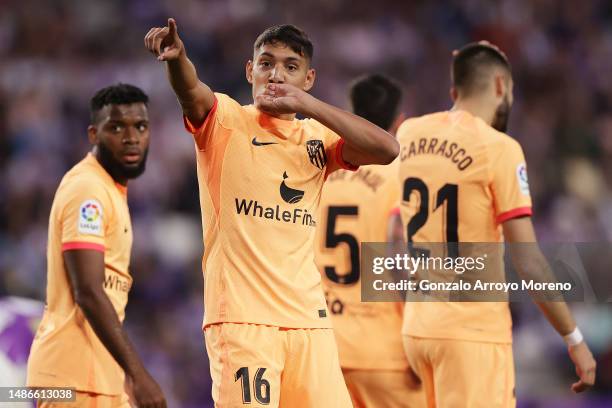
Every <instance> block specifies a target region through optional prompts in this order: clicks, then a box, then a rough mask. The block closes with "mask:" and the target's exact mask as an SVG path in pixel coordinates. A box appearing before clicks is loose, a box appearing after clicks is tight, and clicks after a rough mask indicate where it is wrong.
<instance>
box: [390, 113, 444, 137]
mask: <svg viewBox="0 0 612 408" xmlns="http://www.w3.org/2000/svg"><path fill="white" fill-rule="evenodd" d="M444 114H445V112H435V113H429V114H427V115H423V116H417V117H413V118H408V119H406V120H405V121H404V122H402V124H401V125H400V126H399V127H398V129H397V139H398V141H400V142H401V141H402V140H406V139H410V138H412V137H413V136H414V135H415V133H416V132H418V131H420V130H422V129H425V128H427V127H428V126H432V125H434V124H435V123H438V122H440V121H441V120H442V118H443V116H444Z"/></svg>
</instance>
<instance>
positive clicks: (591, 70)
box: [0, 0, 612, 408]
mask: <svg viewBox="0 0 612 408" xmlns="http://www.w3.org/2000/svg"><path fill="white" fill-rule="evenodd" d="M0 8H1V12H0V59H1V61H2V62H1V63H0V296H7V295H20V296H26V297H32V298H36V299H44V295H45V293H44V291H45V270H46V269H45V268H46V260H45V254H46V239H47V223H48V216H49V210H50V207H51V201H52V199H53V194H54V192H55V189H56V188H57V185H58V183H59V181H60V178H61V176H62V175H63V174H64V172H65V171H66V170H68V169H69V168H70V167H71V166H72V165H74V164H75V163H76V162H77V161H78V160H80V159H81V158H82V157H83V156H84V154H85V152H86V151H87V150H88V141H87V137H86V128H87V125H88V123H89V122H88V120H89V118H88V103H89V98H90V97H91V96H92V95H93V93H94V92H95V91H96V90H97V89H99V88H101V87H103V86H106V85H109V84H111V83H116V82H128V83H133V84H134V85H137V86H139V87H141V88H142V89H144V90H145V91H146V92H147V93H148V94H149V96H150V97H151V102H150V107H149V109H150V117H151V132H152V141H151V151H150V154H149V160H148V164H147V171H146V172H145V174H144V175H143V176H142V177H141V178H140V179H138V180H136V181H134V182H132V183H131V184H130V185H129V204H130V209H131V212H132V221H133V225H134V249H133V259H132V267H131V272H132V274H133V276H134V282H135V284H134V286H133V288H132V291H131V293H130V303H129V305H128V309H127V320H126V326H127V328H128V331H129V333H130V335H131V337H132V339H133V340H134V342H135V343H136V345H137V348H138V351H139V353H140V355H141V356H143V358H144V360H145V362H146V365H147V367H148V368H150V370H151V372H152V374H153V376H154V377H156V379H158V380H159V382H160V384H161V385H162V388H163V389H164V391H165V394H166V396H167V398H168V404H169V406H172V407H185V408H190V407H202V406H204V405H203V404H206V403H208V402H209V401H211V398H210V375H209V371H208V363H207V360H206V353H205V350H204V341H203V338H202V333H201V319H202V313H203V310H202V292H203V291H202V275H201V265H200V260H201V255H202V249H203V248H202V232H201V218H200V211H199V201H198V187H197V182H196V174H195V155H194V146H193V142H192V140H191V138H190V136H189V134H188V133H186V132H185V131H184V129H183V123H182V120H181V114H180V110H179V106H178V103H177V101H176V100H175V98H174V96H173V94H172V92H171V90H170V87H169V86H168V83H167V81H166V79H165V77H164V75H165V73H164V69H163V65H162V64H160V63H155V61H154V59H153V58H152V57H151V56H150V55H148V54H147V53H146V51H145V48H144V46H143V37H144V35H145V33H146V30H147V29H148V27H150V26H154V25H161V24H164V23H165V21H166V18H167V17H168V16H172V17H174V18H176V20H177V22H178V29H179V31H180V33H181V36H182V38H183V39H184V40H185V42H186V44H187V49H188V50H189V53H190V58H191V59H192V60H193V61H194V63H195V64H196V67H197V68H198V72H199V75H200V76H201V77H202V78H205V79H206V81H207V83H208V84H210V85H211V86H212V87H213V89H215V90H216V91H220V92H223V93H227V94H230V95H232V96H233V97H234V98H235V99H237V100H239V101H241V102H242V103H249V102H250V100H251V96H250V87H249V85H248V83H247V82H246V80H245V78H244V63H245V61H246V60H247V59H248V58H249V56H250V55H251V53H252V43H253V40H254V38H255V37H256V36H257V34H259V32H261V31H262V30H263V29H264V28H265V27H267V26H269V25H273V24H277V23H285V22H289V23H294V24H296V25H298V26H300V27H302V28H303V29H305V30H306V32H308V33H309V34H310V36H311V39H312V40H313V43H314V46H315V51H314V66H315V68H316V69H317V82H316V85H315V87H314V90H313V92H314V94H316V95H317V96H318V97H320V98H321V99H323V100H326V101H329V102H332V103H334V104H337V105H339V106H345V107H348V106H347V96H346V89H347V86H348V84H349V83H350V81H351V80H352V79H353V78H354V77H355V76H357V75H360V74H362V73H365V72H380V73H385V74H388V75H391V76H393V77H394V78H396V79H397V80H398V81H399V82H400V83H401V84H402V85H403V87H404V92H405V96H404V110H405V112H406V114H407V115H408V116H413V115H421V114H424V113H427V112H433V111H437V110H444V109H447V108H448V107H450V100H449V96H448V88H449V70H448V66H449V62H450V57H451V52H452V50H453V49H455V48H458V47H460V46H461V45H462V44H464V43H466V42H468V41H472V40H478V39H487V40H489V41H490V42H492V43H495V44H497V45H498V46H499V47H500V48H501V49H503V50H504V51H505V52H506V53H507V55H508V57H509V59H510V61H511V62H512V66H513V73H514V79H515V104H514V108H513V111H512V114H511V120H510V126H509V133H510V134H511V135H512V136H514V137H516V138H517V139H518V140H519V141H520V142H521V144H522V146H523V148H524V150H525V154H526V158H527V163H528V166H529V175H530V180H529V181H530V187H531V193H532V196H533V200H534V223H535V225H536V228H537V233H538V237H539V239H540V240H541V241H543V242H608V241H612V76H611V75H610V66H611V64H612V3H611V2H609V1H605V0H599V1H598V0H590V1H582V2H575V1H569V0H564V1H556V0H503V1H499V2H489V1H486V0H469V1H460V0H446V1H443V0H435V1H432V0H428V1H424V0H423V1H411V2H403V1H378V2H371V1H365V0H352V1H349V0H312V1H307V2H280V1H279V2H275V1H271V0H230V1H223V0H214V1H197V0H180V1H172V2H171V1H167V0H150V1H143V0H130V1H119V0H113V1H104V2H100V1H95V0H82V1H79V2H70V1H66V0H63V1H62V0H54V1H43V0H19V1H17V0H5V1H3V2H1V4H0ZM604 246H605V244H600V247H604ZM512 307H513V311H514V313H515V325H514V326H515V331H514V333H515V356H516V362H517V363H516V364H517V367H516V369H517V396H518V401H519V406H520V407H525V408H526V407H567V408H569V407H583V406H584V407H586V406H589V407H604V406H610V405H609V404H611V403H612V397H611V395H612V309H611V308H610V306H609V305H605V304H603V303H600V304H587V303H577V304H574V305H573V309H574V311H575V313H576V317H577V319H578V322H579V324H580V326H581V327H582V329H583V332H584V333H585V336H586V338H587V339H588V341H589V342H590V345H591V347H592V349H593V351H594V353H595V354H596V359H597V360H598V370H599V372H598V378H597V381H598V383H597V385H596V388H595V390H594V391H593V392H592V393H590V394H589V395H584V396H580V397H572V398H568V396H567V395H568V394H569V393H570V391H569V385H570V384H571V379H572V378H573V373H572V372H571V364H570V363H569V361H567V358H566V357H565V356H564V354H565V351H564V343H563V342H562V340H561V339H559V338H558V336H557V335H556V333H554V331H553V329H552V328H550V327H549V326H548V324H547V323H546V322H545V320H544V318H543V317H541V315H540V314H539V313H538V312H537V311H536V310H535V306H533V305H531V304H523V303H521V304H513V305H512ZM587 401H588V402H587Z"/></svg>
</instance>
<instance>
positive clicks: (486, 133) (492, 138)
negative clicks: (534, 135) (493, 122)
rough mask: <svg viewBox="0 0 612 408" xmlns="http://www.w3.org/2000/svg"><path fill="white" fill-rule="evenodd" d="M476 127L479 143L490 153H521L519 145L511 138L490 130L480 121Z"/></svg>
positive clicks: (490, 128) (492, 129)
mask: <svg viewBox="0 0 612 408" xmlns="http://www.w3.org/2000/svg"><path fill="white" fill-rule="evenodd" d="M477 127H478V130H479V132H478V133H479V135H480V136H481V141H483V142H484V143H485V144H486V146H487V147H488V150H489V151H490V152H491V153H497V154H499V153H501V152H513V153H517V152H522V151H523V149H522V147H521V144H520V143H519V142H518V140H516V139H515V138H513V137H512V136H510V135H508V134H506V133H503V132H500V131H498V130H496V129H494V128H492V127H491V126H489V125H487V124H486V123H484V122H483V121H481V120H480V121H478V122H477Z"/></svg>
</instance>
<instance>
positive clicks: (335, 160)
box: [320, 125, 359, 178]
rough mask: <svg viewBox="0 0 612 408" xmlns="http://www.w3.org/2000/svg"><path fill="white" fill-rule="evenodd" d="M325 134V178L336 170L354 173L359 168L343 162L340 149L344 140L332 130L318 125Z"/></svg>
mask: <svg viewBox="0 0 612 408" xmlns="http://www.w3.org/2000/svg"><path fill="white" fill-rule="evenodd" d="M320 126H321V128H323V132H324V133H325V155H326V156H327V165H326V166H325V178H327V176H329V175H330V174H331V173H333V172H334V171H336V170H340V169H344V170H350V171H355V170H357V169H358V168H359V166H354V165H352V164H350V163H347V162H345V161H344V158H343V157H342V149H343V148H344V139H342V138H341V137H340V136H339V135H338V134H337V133H336V132H334V131H333V130H331V129H329V128H327V127H325V126H323V125H320Z"/></svg>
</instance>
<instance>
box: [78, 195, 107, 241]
mask: <svg viewBox="0 0 612 408" xmlns="http://www.w3.org/2000/svg"><path fill="white" fill-rule="evenodd" d="M78 230H79V232H80V233H82V234H90V235H100V236H101V235H102V205H100V203H99V202H98V201H96V200H87V201H84V202H83V204H81V207H80V208H79V227H78Z"/></svg>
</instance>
